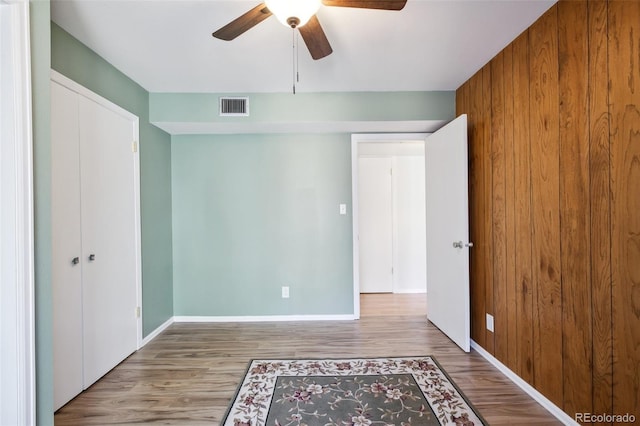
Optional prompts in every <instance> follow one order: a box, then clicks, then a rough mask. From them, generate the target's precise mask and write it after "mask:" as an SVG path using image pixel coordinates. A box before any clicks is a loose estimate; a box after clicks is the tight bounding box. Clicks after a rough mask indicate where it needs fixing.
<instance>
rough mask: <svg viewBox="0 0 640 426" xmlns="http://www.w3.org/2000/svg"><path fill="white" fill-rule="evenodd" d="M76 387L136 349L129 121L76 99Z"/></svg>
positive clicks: (132, 135)
mask: <svg viewBox="0 0 640 426" xmlns="http://www.w3.org/2000/svg"><path fill="white" fill-rule="evenodd" d="M79 119H80V120H79V134H80V141H81V142H80V176H81V210H82V248H83V259H82V261H83V268H82V275H83V276H82V282H83V293H82V299H83V303H82V304H83V314H84V316H83V325H84V327H83V339H82V341H83V352H84V387H85V388H87V387H89V386H90V385H91V384H92V383H94V382H95V381H96V380H97V379H99V378H100V377H102V376H103V375H104V374H105V373H107V372H108V371H109V370H111V369H112V368H113V367H115V366H116V365H117V364H118V363H120V362H121V361H122V360H124V359H125V358H126V357H127V356H129V355H130V354H131V353H132V352H134V351H135V350H136V345H137V315H136V305H137V304H136V292H137V281H136V279H137V269H136V268H137V265H136V259H137V239H136V235H137V232H138V231H137V222H136V220H137V219H136V217H137V213H136V200H135V197H136V192H135V187H136V174H135V163H134V162H135V155H137V154H135V153H134V152H133V150H132V144H133V142H134V141H135V140H136V138H137V136H136V135H135V130H137V128H136V127H135V125H134V122H133V121H132V120H131V119H130V118H127V117H124V116H122V115H120V114H118V113H116V112H114V111H112V110H110V109H108V108H106V107H104V106H102V105H99V104H97V103H95V102H93V101H92V100H89V99H87V98H84V97H80V101H79Z"/></svg>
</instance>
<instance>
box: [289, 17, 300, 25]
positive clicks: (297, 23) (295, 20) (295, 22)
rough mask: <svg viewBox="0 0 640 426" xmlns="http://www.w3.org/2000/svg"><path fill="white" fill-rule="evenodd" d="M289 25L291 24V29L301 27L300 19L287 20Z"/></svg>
mask: <svg viewBox="0 0 640 426" xmlns="http://www.w3.org/2000/svg"><path fill="white" fill-rule="evenodd" d="M287 24H289V26H290V27H291V28H296V27H297V26H298V25H300V18H296V17H295V16H290V17H288V18H287Z"/></svg>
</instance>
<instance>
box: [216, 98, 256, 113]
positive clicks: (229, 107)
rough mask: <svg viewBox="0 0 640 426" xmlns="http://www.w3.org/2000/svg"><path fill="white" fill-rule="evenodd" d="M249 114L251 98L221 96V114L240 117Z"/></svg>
mask: <svg viewBox="0 0 640 426" xmlns="http://www.w3.org/2000/svg"><path fill="white" fill-rule="evenodd" d="M248 115H249V98H239V97H232V98H230V97H226V98H220V116H221V117H238V116H248Z"/></svg>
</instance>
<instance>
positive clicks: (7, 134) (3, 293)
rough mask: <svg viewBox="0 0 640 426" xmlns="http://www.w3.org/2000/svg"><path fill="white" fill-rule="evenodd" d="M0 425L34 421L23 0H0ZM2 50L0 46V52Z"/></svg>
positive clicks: (29, 166) (25, 10)
mask: <svg viewBox="0 0 640 426" xmlns="http://www.w3.org/2000/svg"><path fill="white" fill-rule="evenodd" d="M0 20H2V22H3V24H4V25H0V33H1V34H0V42H1V43H2V49H0V51H2V55H1V58H0V86H1V87H0V91H1V92H2V99H0V110H2V114H1V117H2V119H1V120H0V139H2V144H1V146H0V159H1V165H0V176H1V177H2V180H1V182H2V186H1V188H0V204H1V205H2V207H3V211H5V212H6V213H7V214H3V215H1V217H0V236H1V237H2V240H1V248H0V277H1V280H0V283H1V284H0V323H2V331H1V334H0V340H1V341H2V352H3V353H2V356H0V371H2V374H1V375H2V383H0V394H2V398H1V399H0V423H8V424H21V425H34V424H35V422H36V401H35V394H36V384H35V375H36V368H35V365H36V363H35V302H34V299H35V289H34V283H35V279H34V226H33V151H32V150H33V148H32V146H33V144H32V142H33V138H32V116H31V53H30V52H31V49H30V38H29V37H30V36H29V2H28V1H26V0H16V1H5V0H0ZM5 49H6V51H5Z"/></svg>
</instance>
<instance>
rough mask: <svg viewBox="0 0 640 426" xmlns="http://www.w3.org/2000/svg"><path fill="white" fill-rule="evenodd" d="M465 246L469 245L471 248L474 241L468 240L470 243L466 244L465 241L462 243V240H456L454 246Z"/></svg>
mask: <svg viewBox="0 0 640 426" xmlns="http://www.w3.org/2000/svg"><path fill="white" fill-rule="evenodd" d="M463 247H469V248H471V247H473V243H472V242H468V243H464V244H463V243H462V241H454V242H453V248H459V249H461V248H463Z"/></svg>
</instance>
